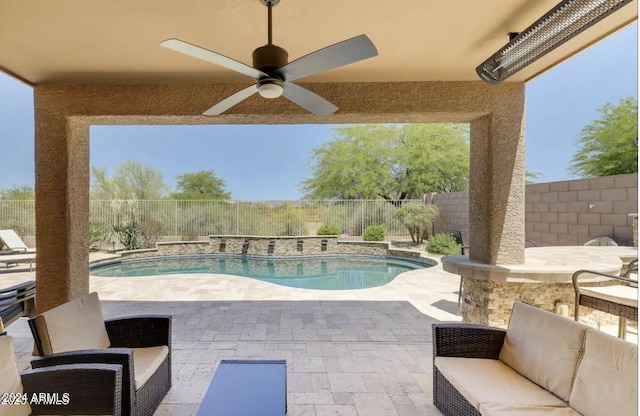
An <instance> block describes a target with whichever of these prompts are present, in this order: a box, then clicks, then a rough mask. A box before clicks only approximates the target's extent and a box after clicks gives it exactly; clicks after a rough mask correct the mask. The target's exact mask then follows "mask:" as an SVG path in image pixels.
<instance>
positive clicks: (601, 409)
mask: <svg viewBox="0 0 640 416" xmlns="http://www.w3.org/2000/svg"><path fill="white" fill-rule="evenodd" d="M569 404H570V405H571V407H573V408H574V409H576V410H577V411H578V412H580V413H582V414H583V415H584V416H599V415H615V416H631V415H633V416H637V415H638V346H637V345H635V344H631V343H630V342H626V341H623V340H621V339H618V338H615V337H612V336H611V335H608V334H605V333H603V332H601V331H598V330H595V329H590V330H589V331H587V336H586V340H585V351H584V356H583V357H582V360H581V361H580V365H579V366H578V371H577V373H576V380H575V382H574V383H573V390H572V391H571V397H570V398H569Z"/></svg>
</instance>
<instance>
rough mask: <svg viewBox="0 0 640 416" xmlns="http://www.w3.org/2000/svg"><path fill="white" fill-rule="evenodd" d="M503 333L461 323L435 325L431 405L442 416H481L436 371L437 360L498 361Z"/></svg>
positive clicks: (433, 329)
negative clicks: (445, 358)
mask: <svg viewBox="0 0 640 416" xmlns="http://www.w3.org/2000/svg"><path fill="white" fill-rule="evenodd" d="M506 333H507V332H506V330H504V329H499V328H493V327H488V326H482V325H474V324H463V323H436V324H433V325H432V336H433V404H434V405H435V406H436V407H437V408H438V410H440V411H441V412H442V414H443V415H445V416H467V415H469V416H480V413H479V412H478V410H476V408H475V407H473V406H472V405H471V403H469V402H468V401H467V399H465V398H464V396H463V395H462V394H460V392H458V390H457V389H456V388H455V387H453V385H451V383H449V381H448V380H447V379H446V377H444V376H443V375H442V373H441V372H440V371H439V370H438V369H437V368H436V365H435V360H436V357H464V358H486V359H493V360H497V359H498V357H499V356H500V350H501V349H502V344H503V342H504V337H505V335H506Z"/></svg>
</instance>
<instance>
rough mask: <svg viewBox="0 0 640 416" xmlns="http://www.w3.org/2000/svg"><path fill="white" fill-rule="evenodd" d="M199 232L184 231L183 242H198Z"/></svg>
mask: <svg viewBox="0 0 640 416" xmlns="http://www.w3.org/2000/svg"><path fill="white" fill-rule="evenodd" d="M198 238H199V236H198V232H197V231H196V230H184V231H183V232H182V237H181V240H182V241H198Z"/></svg>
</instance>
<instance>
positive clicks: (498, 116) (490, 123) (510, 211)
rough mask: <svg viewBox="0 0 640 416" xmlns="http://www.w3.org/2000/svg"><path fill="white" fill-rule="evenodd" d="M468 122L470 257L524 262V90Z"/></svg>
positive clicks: (505, 97) (498, 261) (515, 91)
mask: <svg viewBox="0 0 640 416" xmlns="http://www.w3.org/2000/svg"><path fill="white" fill-rule="evenodd" d="M501 98H502V100H503V102H501V103H498V104H497V105H496V107H494V108H495V110H494V112H493V113H492V114H490V115H487V116H484V117H481V118H478V119H476V120H474V121H473V122H471V149H470V151H471V168H470V175H471V176H470V184H469V224H470V226H469V231H470V237H469V238H470V243H469V256H470V258H471V260H475V261H478V262H482V263H486V264H523V263H524V240H525V221H524V212H525V201H524V198H525V188H524V185H525V157H524V156H525V154H524V148H525V143H524V86H523V87H522V89H517V90H516V89H514V90H512V92H511V94H509V95H507V96H502V97H501Z"/></svg>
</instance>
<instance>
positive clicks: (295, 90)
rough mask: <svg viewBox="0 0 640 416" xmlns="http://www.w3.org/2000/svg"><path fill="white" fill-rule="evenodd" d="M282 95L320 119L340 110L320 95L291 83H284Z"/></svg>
mask: <svg viewBox="0 0 640 416" xmlns="http://www.w3.org/2000/svg"><path fill="white" fill-rule="evenodd" d="M282 95H284V96H285V98H287V99H289V100H291V101H293V102H294V103H296V104H298V105H299V106H300V107H302V108H304V109H305V110H308V111H310V112H312V113H313V114H315V115H317V116H320V117H325V116H328V115H329V114H332V113H335V112H336V111H337V110H338V107H336V106H335V105H333V104H331V103H330V102H329V101H327V100H325V99H324V98H322V97H320V96H319V95H318V94H316V93H313V92H311V91H309V90H308V89H306V88H302V87H301V86H299V85H296V84H292V83H290V82H285V83H284V91H283V92H282Z"/></svg>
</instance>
